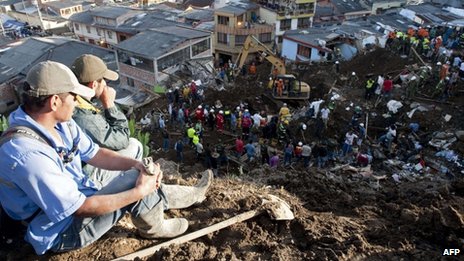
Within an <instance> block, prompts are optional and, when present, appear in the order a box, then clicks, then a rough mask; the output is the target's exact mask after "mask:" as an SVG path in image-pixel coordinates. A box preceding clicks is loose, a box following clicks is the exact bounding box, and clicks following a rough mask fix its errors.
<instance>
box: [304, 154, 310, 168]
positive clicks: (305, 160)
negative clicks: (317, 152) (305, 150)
mask: <svg viewBox="0 0 464 261" xmlns="http://www.w3.org/2000/svg"><path fill="white" fill-rule="evenodd" d="M303 162H304V167H305V168H306V167H308V166H309V156H303Z"/></svg>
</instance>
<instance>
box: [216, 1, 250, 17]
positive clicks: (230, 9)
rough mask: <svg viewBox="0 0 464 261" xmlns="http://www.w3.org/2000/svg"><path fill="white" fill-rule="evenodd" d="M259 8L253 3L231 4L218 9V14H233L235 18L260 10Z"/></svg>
mask: <svg viewBox="0 0 464 261" xmlns="http://www.w3.org/2000/svg"><path fill="white" fill-rule="evenodd" d="M258 8H259V6H258V5H257V4H255V3H251V2H241V1H236V2H229V3H227V5H226V6H224V7H221V8H218V9H216V11H218V12H222V13H228V14H233V15H234V16H237V15H241V14H244V13H245V12H246V11H248V10H255V9H258Z"/></svg>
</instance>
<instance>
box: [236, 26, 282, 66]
mask: <svg viewBox="0 0 464 261" xmlns="http://www.w3.org/2000/svg"><path fill="white" fill-rule="evenodd" d="M252 49H253V50H256V51H259V52H260V53H261V56H262V57H263V58H265V59H266V60H268V61H269V62H270V63H271V64H272V65H274V67H275V68H277V70H278V74H285V72H286V71H285V64H284V62H283V61H282V59H280V58H278V57H277V55H276V54H275V53H274V52H273V51H272V50H271V49H269V47H267V46H266V45H264V44H263V43H261V42H260V41H259V40H258V39H257V38H256V37H254V36H253V35H248V37H247V38H246V40H245V42H244V43H243V47H242V51H241V52H240V53H239V54H238V57H237V61H236V62H235V64H236V65H237V67H238V68H242V67H243V65H244V64H245V61H246V59H247V57H248V54H249V53H250V50H252Z"/></svg>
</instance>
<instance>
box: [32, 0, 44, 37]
mask: <svg viewBox="0 0 464 261" xmlns="http://www.w3.org/2000/svg"><path fill="white" fill-rule="evenodd" d="M31 3H32V5H33V6H35V7H36V8H37V13H38V14H39V20H40V27H42V30H43V31H45V27H44V23H43V20H42V13H41V12H40V8H39V3H38V2H37V0H32V1H31Z"/></svg>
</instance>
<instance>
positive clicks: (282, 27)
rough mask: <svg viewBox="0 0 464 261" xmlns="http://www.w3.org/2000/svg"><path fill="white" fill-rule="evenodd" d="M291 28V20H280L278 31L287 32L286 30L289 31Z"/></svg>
mask: <svg viewBox="0 0 464 261" xmlns="http://www.w3.org/2000/svg"><path fill="white" fill-rule="evenodd" d="M291 26H292V19H284V20H280V30H281V31H285V30H288V29H290V27H291Z"/></svg>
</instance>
